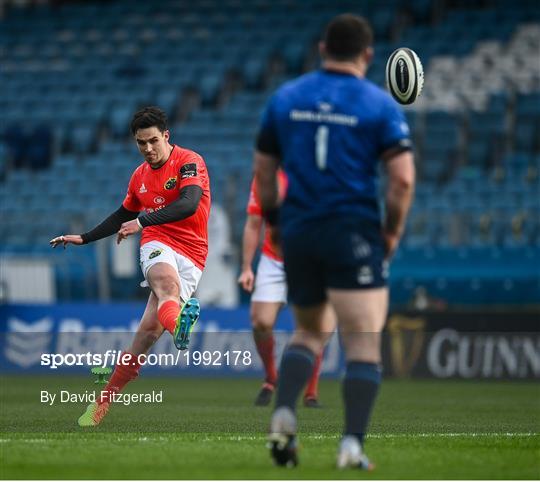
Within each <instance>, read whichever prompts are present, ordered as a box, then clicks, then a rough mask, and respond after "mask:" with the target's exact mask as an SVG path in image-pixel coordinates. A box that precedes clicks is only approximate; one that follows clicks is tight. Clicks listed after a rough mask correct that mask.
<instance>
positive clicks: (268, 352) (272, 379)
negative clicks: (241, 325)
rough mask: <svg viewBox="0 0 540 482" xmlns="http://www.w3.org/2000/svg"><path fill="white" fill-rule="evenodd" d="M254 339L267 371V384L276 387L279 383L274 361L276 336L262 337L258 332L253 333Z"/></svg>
mask: <svg viewBox="0 0 540 482" xmlns="http://www.w3.org/2000/svg"><path fill="white" fill-rule="evenodd" d="M253 338H254V339H255V345H256V346H257V352H258V353H259V356H260V357H261V360H262V362H263V365H264V371H265V375H266V376H265V378H264V380H265V382H266V383H269V384H270V385H275V384H276V381H277V370H276V363H275V361H274V335H273V334H270V335H269V336H260V335H259V334H258V333H257V332H256V331H253Z"/></svg>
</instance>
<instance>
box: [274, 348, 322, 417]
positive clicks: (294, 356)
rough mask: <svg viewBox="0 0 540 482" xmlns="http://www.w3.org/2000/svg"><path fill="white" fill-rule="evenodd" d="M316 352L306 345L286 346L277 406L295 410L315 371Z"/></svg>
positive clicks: (280, 368) (279, 379)
mask: <svg viewBox="0 0 540 482" xmlns="http://www.w3.org/2000/svg"><path fill="white" fill-rule="evenodd" d="M314 363H315V354H314V353H313V352H312V351H311V350H310V349H309V348H306V347H305V346H302V345H290V346H288V347H287V348H286V350H285V352H284V353H283V358H282V359H281V366H280V367H279V376H278V387H277V397H276V408H279V407H289V408H290V409H291V410H292V411H293V412H294V411H295V408H296V402H297V400H298V396H299V395H300V392H301V391H302V389H303V388H304V386H305V385H306V383H307V381H308V380H309V377H310V376H311V374H312V373H313V364H314Z"/></svg>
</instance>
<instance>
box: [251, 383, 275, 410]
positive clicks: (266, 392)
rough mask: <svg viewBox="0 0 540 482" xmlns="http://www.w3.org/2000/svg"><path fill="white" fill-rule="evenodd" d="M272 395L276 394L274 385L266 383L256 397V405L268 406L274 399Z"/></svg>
mask: <svg viewBox="0 0 540 482" xmlns="http://www.w3.org/2000/svg"><path fill="white" fill-rule="evenodd" d="M272 395H274V385H272V384H271V383H265V384H264V385H263V386H262V388H261V391H260V392H259V393H258V395H257V398H256V399H255V406H256V407H267V406H268V405H270V402H271V401H272Z"/></svg>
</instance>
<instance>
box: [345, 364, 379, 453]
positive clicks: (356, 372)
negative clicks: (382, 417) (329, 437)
mask: <svg viewBox="0 0 540 482" xmlns="http://www.w3.org/2000/svg"><path fill="white" fill-rule="evenodd" d="M381 379H382V370H381V366H380V365H378V364H377V363H368V362H361V361H350V362H348V363H347V371H346V373H345V379H344V380H343V400H344V402H345V435H354V436H356V437H357V438H358V440H359V442H360V443H361V444H363V443H364V437H365V434H366V431H367V426H368V423H369V417H370V415H371V409H372V407H373V404H374V403H375V399H376V398H377V393H378V391H379V385H380V384H381Z"/></svg>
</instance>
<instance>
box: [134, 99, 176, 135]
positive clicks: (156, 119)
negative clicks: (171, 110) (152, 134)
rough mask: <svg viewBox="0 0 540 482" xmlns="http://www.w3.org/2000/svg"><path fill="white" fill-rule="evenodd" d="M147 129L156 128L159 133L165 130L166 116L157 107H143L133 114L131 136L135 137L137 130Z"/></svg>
mask: <svg viewBox="0 0 540 482" xmlns="http://www.w3.org/2000/svg"><path fill="white" fill-rule="evenodd" d="M149 127H157V128H158V129H159V131H160V132H165V131H166V130H167V114H165V112H163V111H162V110H161V109H160V108H159V107H153V106H150V107H144V108H143V109H141V110H139V111H137V112H135V114H133V118H132V119H131V125H130V129H131V134H132V135H135V133H136V132H137V131H138V130H139V129H147V128H149Z"/></svg>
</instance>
